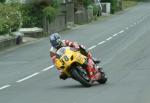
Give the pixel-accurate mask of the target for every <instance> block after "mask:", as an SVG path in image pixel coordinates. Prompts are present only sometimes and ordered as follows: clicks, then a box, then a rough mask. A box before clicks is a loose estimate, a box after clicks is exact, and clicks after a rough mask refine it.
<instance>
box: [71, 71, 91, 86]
mask: <svg viewBox="0 0 150 103" xmlns="http://www.w3.org/2000/svg"><path fill="white" fill-rule="evenodd" d="M79 72H80V71H78V70H77V69H72V70H71V71H70V74H71V76H72V78H73V79H75V80H77V81H78V82H80V83H81V84H82V85H83V86H84V87H91V86H92V84H91V83H90V82H89V81H88V80H87V79H85V78H84V76H83V75H82V74H81V73H79Z"/></svg>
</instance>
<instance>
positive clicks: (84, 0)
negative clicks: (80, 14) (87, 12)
mask: <svg viewBox="0 0 150 103" xmlns="http://www.w3.org/2000/svg"><path fill="white" fill-rule="evenodd" d="M90 4H92V1H91V0H83V5H84V7H85V8H87V7H88V6H89V5H90Z"/></svg>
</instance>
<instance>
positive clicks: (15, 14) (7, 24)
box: [0, 3, 21, 35]
mask: <svg viewBox="0 0 150 103" xmlns="http://www.w3.org/2000/svg"><path fill="white" fill-rule="evenodd" d="M20 21H21V17H20V12H19V10H18V7H17V6H15V5H10V4H1V3H0V35H3V34H6V33H9V32H11V31H16V30H17V29H18V28H19V26H20Z"/></svg>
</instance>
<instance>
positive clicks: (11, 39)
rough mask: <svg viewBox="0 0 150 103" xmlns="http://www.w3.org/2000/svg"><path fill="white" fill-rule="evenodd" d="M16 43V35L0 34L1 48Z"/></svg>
mask: <svg viewBox="0 0 150 103" xmlns="http://www.w3.org/2000/svg"><path fill="white" fill-rule="evenodd" d="M14 45H16V37H11V36H10V37H1V36H0V50H3V49H5V48H8V47H11V46H14Z"/></svg>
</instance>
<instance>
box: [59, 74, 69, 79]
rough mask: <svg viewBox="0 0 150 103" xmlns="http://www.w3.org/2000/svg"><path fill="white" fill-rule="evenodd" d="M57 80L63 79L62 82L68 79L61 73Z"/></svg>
mask: <svg viewBox="0 0 150 103" xmlns="http://www.w3.org/2000/svg"><path fill="white" fill-rule="evenodd" d="M59 78H60V79H63V80H66V79H67V78H68V76H67V75H66V74H64V73H62V74H60V75H59Z"/></svg>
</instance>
